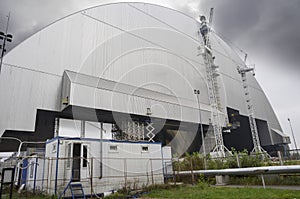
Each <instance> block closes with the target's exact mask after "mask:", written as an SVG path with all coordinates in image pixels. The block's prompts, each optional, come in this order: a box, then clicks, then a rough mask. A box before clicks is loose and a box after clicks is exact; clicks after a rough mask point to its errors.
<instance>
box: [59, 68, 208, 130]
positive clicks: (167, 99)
mask: <svg viewBox="0 0 300 199" xmlns="http://www.w3.org/2000/svg"><path fill="white" fill-rule="evenodd" d="M64 84H66V86H64V85H63V90H64V93H63V97H64V98H66V97H68V98H69V99H70V105H75V106H81V107H87V108H95V109H105V110H112V111H117V112H125V113H132V114H138V115H146V111H147V108H148V107H151V112H152V116H154V117H159V118H164V119H166V118H168V119H174V120H180V121H187V122H199V118H198V116H199V112H198V104H196V103H195V102H194V101H191V100H188V99H185V98H181V97H176V96H174V95H170V94H166V93H161V92H157V91H153V90H149V89H145V88H138V87H135V86H131V85H128V84H124V83H119V82H114V81H111V80H106V79H102V78H96V77H93V76H88V75H83V74H80V73H74V72H72V71H65V75H64ZM65 88H66V89H65ZM201 109H202V114H203V116H204V118H205V119H203V121H202V122H203V123H205V124H208V123H209V121H208V118H209V115H210V106H208V105H206V104H201ZM76 114H80V113H76V112H73V116H74V117H76V116H77V115H76Z"/></svg>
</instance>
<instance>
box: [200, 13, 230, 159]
mask: <svg viewBox="0 0 300 199" xmlns="http://www.w3.org/2000/svg"><path fill="white" fill-rule="evenodd" d="M212 17H213V8H211V10H210V19H209V25H207V22H206V18H205V16H201V17H200V21H201V27H200V33H201V35H202V38H203V43H204V52H203V53H202V56H203V59H204V64H205V69H206V79H207V86H208V96H209V103H210V106H211V109H212V111H211V124H212V128H213V133H214V137H215V147H214V149H213V151H212V152H216V154H217V156H218V157H225V156H226V153H225V152H226V151H227V152H229V153H230V151H229V150H228V149H227V148H226V147H225V146H224V142H223V135H222V125H221V116H220V111H221V109H222V107H221V100H220V93H219V85H218V80H217V77H218V76H219V73H218V70H217V69H218V66H216V65H215V64H214V59H215V57H214V56H213V54H212V50H211V45H210V41H209V34H210V32H211V30H210V27H211V23H212Z"/></svg>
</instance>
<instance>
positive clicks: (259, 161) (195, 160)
mask: <svg viewBox="0 0 300 199" xmlns="http://www.w3.org/2000/svg"><path fill="white" fill-rule="evenodd" d="M231 152H232V156H229V157H226V158H215V159H214V158H212V157H210V155H207V156H206V157H204V156H203V155H201V154H199V153H197V152H194V153H192V154H188V153H186V154H185V156H184V157H183V158H181V159H180V160H178V161H176V162H174V163H173V168H174V170H175V171H177V170H179V171H187V170H202V169H204V159H205V158H206V163H207V168H206V169H227V168H238V167H240V168H245V167H259V166H278V165H280V162H279V161H271V160H270V159H268V158H266V157H264V156H263V155H262V154H252V155H249V153H248V151H247V150H246V149H245V150H243V151H236V150H235V149H234V148H232V149H231ZM299 164H300V161H297V160H288V161H285V162H284V165H299Z"/></svg>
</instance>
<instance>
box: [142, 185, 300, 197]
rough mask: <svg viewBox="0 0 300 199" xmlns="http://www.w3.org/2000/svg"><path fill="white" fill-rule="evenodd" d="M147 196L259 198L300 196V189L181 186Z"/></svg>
mask: <svg viewBox="0 0 300 199" xmlns="http://www.w3.org/2000/svg"><path fill="white" fill-rule="evenodd" d="M145 197H146V198H208V199H209V198H212V199H215V198H222V199H223V198H232V199H235V198H236V199H240V198H247V199H252V198H253V199H258V198H261V199H263V198H266V199H269V198H300V191H290V190H278V189H262V188H261V189H260V188H226V187H207V188H205V189H199V188H198V187H197V186H194V187H179V188H174V189H169V190H153V191H151V192H150V193H149V194H147V195H146V196H145Z"/></svg>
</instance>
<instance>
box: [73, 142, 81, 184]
mask: <svg viewBox="0 0 300 199" xmlns="http://www.w3.org/2000/svg"><path fill="white" fill-rule="evenodd" d="M80 163H81V144H80V143H74V145H73V165H72V175H73V178H72V179H73V181H75V182H76V181H80V170H81V169H80V168H81V166H80Z"/></svg>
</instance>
